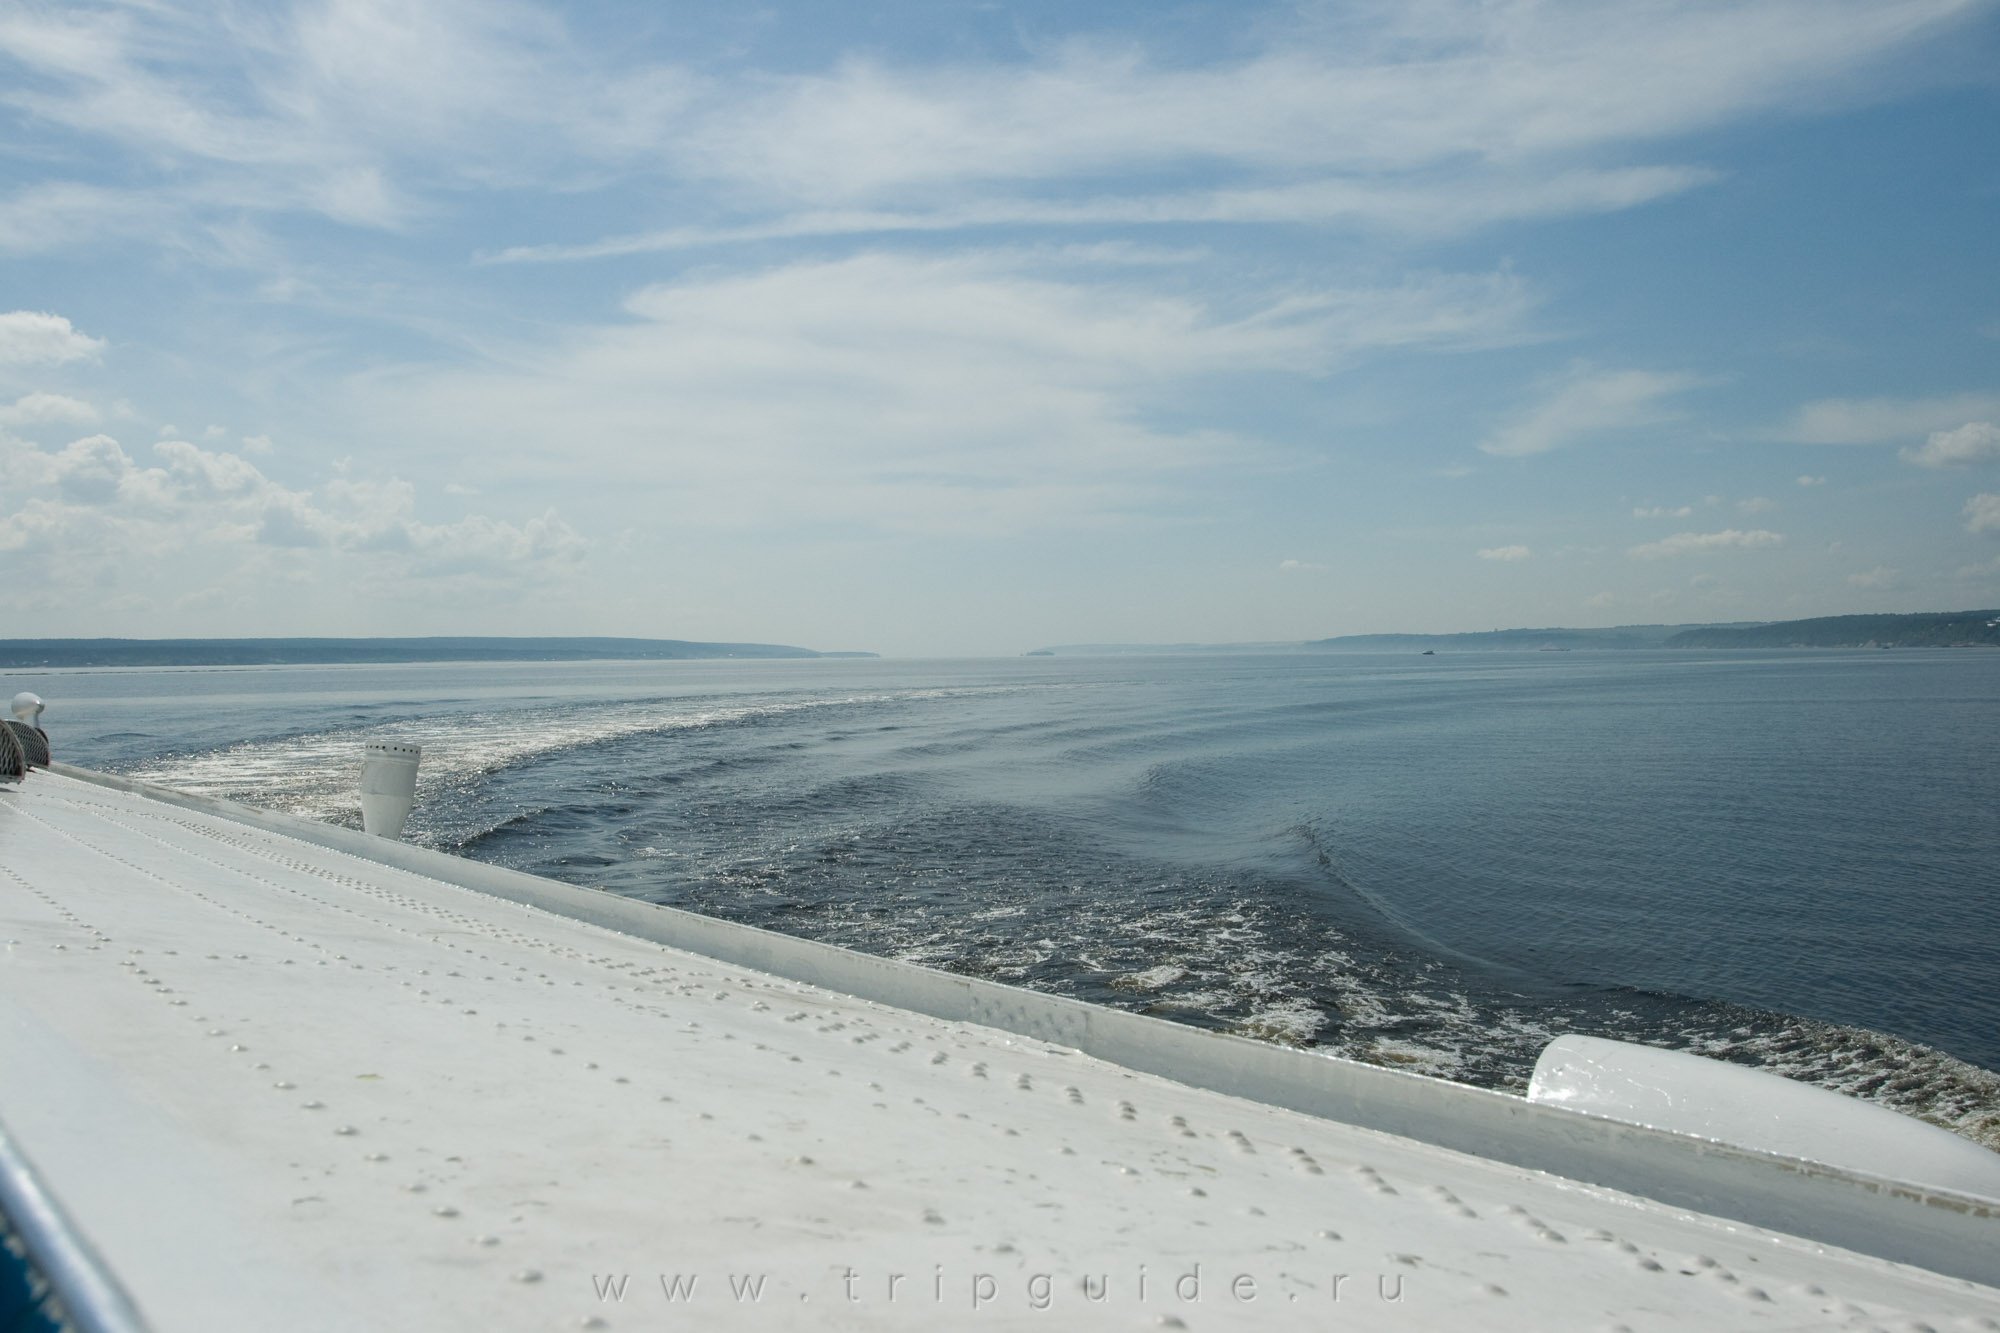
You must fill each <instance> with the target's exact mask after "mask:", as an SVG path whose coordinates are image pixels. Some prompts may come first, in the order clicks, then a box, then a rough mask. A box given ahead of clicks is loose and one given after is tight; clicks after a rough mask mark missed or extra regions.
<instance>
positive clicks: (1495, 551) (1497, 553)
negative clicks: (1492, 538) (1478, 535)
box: [1479, 546, 1534, 564]
mask: <svg viewBox="0 0 2000 1333" xmlns="http://www.w3.org/2000/svg"><path fill="white" fill-rule="evenodd" d="M1533 554H1534V552H1533V551H1531V550H1529V549H1528V548H1527V547H1525V546H1489V547H1487V548H1485V549H1484V550H1482V551H1480V552H1479V558H1480V559H1481V560H1498V561H1500V562H1501V563H1503V564H1512V563H1513V562H1515V561H1518V560H1526V559H1527V558H1528V557H1529V556H1531V555H1533Z"/></svg>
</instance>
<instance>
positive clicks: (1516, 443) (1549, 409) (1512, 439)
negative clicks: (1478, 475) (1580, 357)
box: [1479, 367, 1700, 458]
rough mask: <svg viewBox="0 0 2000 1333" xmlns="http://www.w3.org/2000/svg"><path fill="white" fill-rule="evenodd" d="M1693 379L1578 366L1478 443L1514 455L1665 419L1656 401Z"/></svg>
mask: <svg viewBox="0 0 2000 1333" xmlns="http://www.w3.org/2000/svg"><path fill="white" fill-rule="evenodd" d="M1698 383H1700V380H1699V379H1698V378H1697V377H1696V376H1693V375H1680V374H1662V373H1659V372H1657V371H1650V370H1591V369H1589V368H1587V367H1580V368H1578V369H1576V370H1574V371H1572V372H1571V373H1570V375H1569V378H1568V379H1567V380H1566V381H1565V382H1564V383H1562V384H1561V385H1559V386H1558V387H1557V388H1556V389H1555V390H1554V392H1552V393H1551V394H1550V395H1549V396H1548V397H1547V398H1545V399H1544V400H1543V401H1542V403H1541V404H1540V405H1538V406H1537V407H1535V408H1533V409H1532V410H1531V411H1529V412H1528V413H1527V414H1526V415H1525V416H1523V417H1522V418H1521V419H1520V420H1518V421H1516V422H1515V423H1514V424H1513V425H1511V426H1507V427H1505V428H1504V429H1502V430H1500V431H1497V432H1495V433H1494V434H1493V435H1492V436H1491V437H1490V438H1488V439H1487V440H1486V441H1484V442H1483V443H1482V444H1481V445H1480V446H1479V447H1480V448H1481V449H1483V450H1484V451H1485V452H1487V453H1489V454H1499V455H1501V456H1503V457H1510V458H1517V457H1521V456H1524V455H1528V454H1541V453H1547V452H1548V451H1549V450H1551V449H1557V448H1561V447H1562V446H1563V445H1567V444H1574V443H1576V442H1578V441H1581V440H1588V439H1589V438H1591V437H1593V436H1597V435H1601V434H1604V433H1606V432H1609V431H1617V430H1628V429H1630V428H1632V427H1635V426H1646V425H1652V424H1654V423H1657V422H1661V421H1667V420H1670V419H1671V418H1672V416H1673V413H1672V412H1670V411H1668V410H1667V409H1666V408H1665V407H1664V406H1662V403H1661V400H1662V399H1664V398H1666V397H1668V396H1669V395H1672V394H1676V393H1679V392H1681V391H1683V390H1685V389H1689V388H1692V387H1693V386H1694V385H1696V384H1698Z"/></svg>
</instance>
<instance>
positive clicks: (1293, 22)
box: [0, 0, 2000, 654]
mask: <svg viewBox="0 0 2000 1333" xmlns="http://www.w3.org/2000/svg"><path fill="white" fill-rule="evenodd" d="M0 116H4V118H5V121H4V123H5V126H6V130H5V136H4V139H3V140H0V145H4V147H3V148H0V607H4V609H5V610H6V612H7V616H8V623H9V631H8V632H9V633H11V634H15V635H26V634H30V633H33V634H37V635H131V636H154V635H251V634H343V635H345V634H417V633H508V634H515V633H547V634H576V633H588V634H631V635H647V636H654V635H657V636H669V637H682V638H699V639H756V640H769V641H780V642H791V643H803V644H809V645H812V646H816V647H825V648H869V649H876V650H880V651H883V652H889V653H896V654H960V653H988V652H997V653H1010V652H1019V651H1022V650H1024V649H1026V648H1030V647H1035V646H1039V645H1042V644H1048V643H1065V642H1079V641H1093V642H1094V641H1196V640H1201V641H1224V640H1285V639H1303V638H1318V637H1324V636H1328V635H1333V634H1343V633H1366V632H1373V631H1391V630H1398V631H1451V630H1462V629H1484V628H1494V627H1499V626H1518V625H1557V624H1562V625H1608V624H1625V623H1640V622H1658V621H1667V622H1688V621H1707V620H1739V619H1776V618H1790V617H1795V616H1806V615H1823V614H1836V613H1842V612H1849V611H1876V610H1935V609H1958V608H1970V607H1990V606H1996V605H2000V5H1996V4H1994V3H1976V2H1972V0H1744V2H1742V3H1676V4H1659V3H1646V2H1644V0H1639V2H1636V3H1629V4H1623V5H1617V6H1603V5H1588V6H1586V5H1570V4H1561V3H1510V2H1508V0H1490V2H1487V3H1474V2H1463V3H1462V2H1460V0H1408V2H1405V3H1393V4H1392V3H1381V4H1376V3H1353V4H1297V5H1271V6H1257V5H1251V4H1228V5H1205V4H1186V5H1178V6H1165V5H1152V4H1148V5H1140V4H1097V5H1092V4H1082V3H1067V4H1060V5H1058V4H1054V3H1048V4H1002V3H991V4H956V3H950V2H949V0H932V2H927V3H914V2H912V3H894V4H889V3H883V4H867V3H857V4H853V5H842V6H833V5H823V4H811V5H808V4H796V5H763V6H757V5H751V4H728V5H723V4H704V5H694V4H681V5H676V4H667V3H604V4H579V5H570V6H553V5H537V4H513V3H505V2H504V0H479V2H477V3H472V2H468V3H433V2H430V0H397V2H396V3H313V4H300V5H284V4H254V5H252V4H243V5H232V4H227V3H201V4H188V5H177V4H175V3H172V2H171V0H145V2H144V3H141V2H140V0H132V2H131V3H124V4H102V5H91V4H81V3H67V4H48V5H43V4H34V3H0Z"/></svg>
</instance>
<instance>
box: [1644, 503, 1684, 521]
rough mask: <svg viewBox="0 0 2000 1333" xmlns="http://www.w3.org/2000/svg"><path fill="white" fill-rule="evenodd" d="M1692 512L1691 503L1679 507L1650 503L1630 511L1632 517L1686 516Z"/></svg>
mask: <svg viewBox="0 0 2000 1333" xmlns="http://www.w3.org/2000/svg"><path fill="white" fill-rule="evenodd" d="M1693 514H1694V507H1693V506H1692V505H1682V506H1681V507H1680V508H1679V509H1668V508H1667V507H1666V506H1665V505H1651V506H1642V507H1640V508H1637V509H1634V510H1633V511H1632V517H1633V518H1688V517H1691V516H1692V515H1693Z"/></svg>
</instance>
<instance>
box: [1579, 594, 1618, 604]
mask: <svg viewBox="0 0 2000 1333" xmlns="http://www.w3.org/2000/svg"><path fill="white" fill-rule="evenodd" d="M1583 604H1584V605H1585V606H1588V607H1605V606H1616V605H1618V599H1617V598H1616V597H1614V596H1612V595H1611V594H1610V593H1608V592H1595V593H1592V594H1591V595H1590V596H1588V597H1586V598H1584V599H1583Z"/></svg>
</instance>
